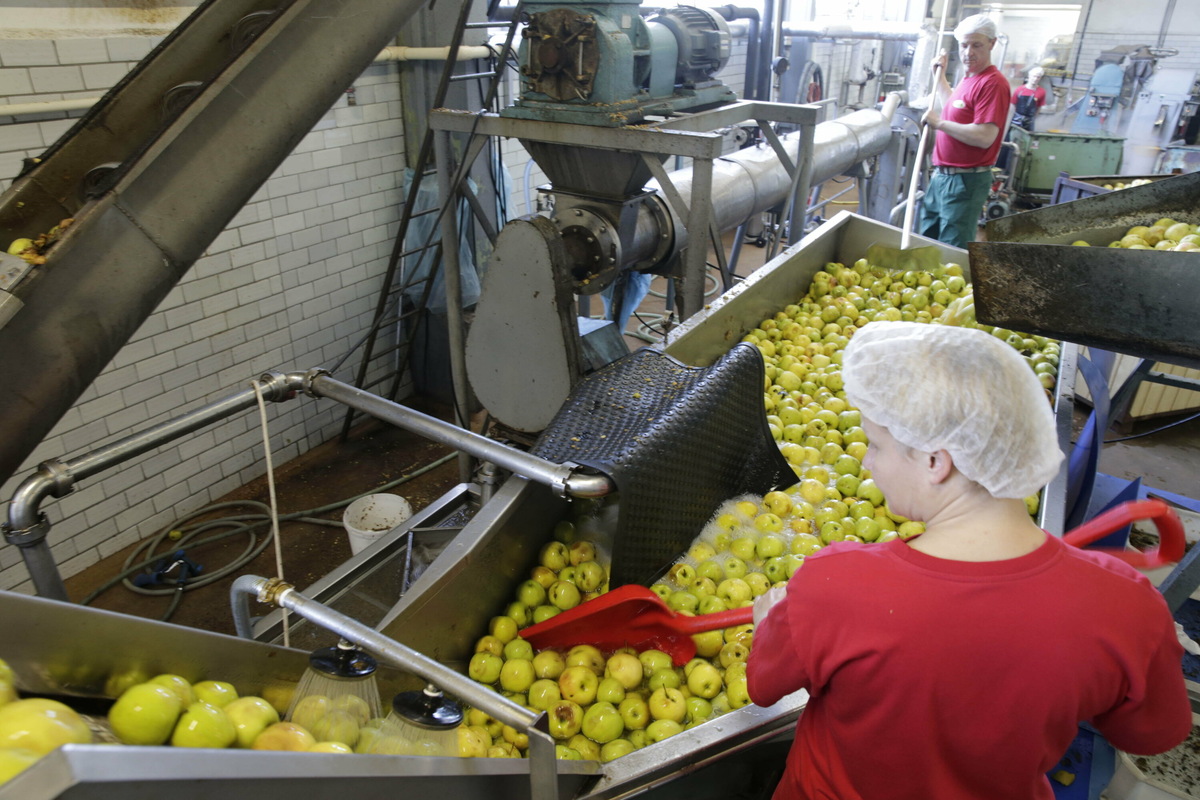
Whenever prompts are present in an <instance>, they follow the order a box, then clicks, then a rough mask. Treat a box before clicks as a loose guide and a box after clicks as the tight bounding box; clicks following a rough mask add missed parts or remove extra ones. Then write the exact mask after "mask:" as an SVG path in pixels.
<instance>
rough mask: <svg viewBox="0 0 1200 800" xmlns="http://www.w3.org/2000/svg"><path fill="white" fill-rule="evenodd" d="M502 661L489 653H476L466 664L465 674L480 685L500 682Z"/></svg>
mask: <svg viewBox="0 0 1200 800" xmlns="http://www.w3.org/2000/svg"><path fill="white" fill-rule="evenodd" d="M503 668H504V659H502V658H500V656H494V655H492V654H491V653H476V654H475V655H473V656H471V660H470V661H469V662H468V663H467V674H468V675H470V676H471V678H472V680H476V681H479V682H480V683H495V682H496V681H498V680H500V670H501V669H503Z"/></svg>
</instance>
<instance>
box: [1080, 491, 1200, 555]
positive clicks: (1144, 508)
mask: <svg viewBox="0 0 1200 800" xmlns="http://www.w3.org/2000/svg"><path fill="white" fill-rule="evenodd" d="M1139 519H1148V520H1151V521H1152V522H1153V523H1154V527H1155V528H1157V529H1158V546H1157V547H1155V548H1154V549H1153V550H1147V551H1145V552H1141V551H1137V550H1123V549H1118V548H1108V547H1105V548H1100V550H1101V552H1105V553H1109V554H1110V555H1114V556H1116V557H1117V558H1119V559H1121V560H1122V561H1124V562H1126V563H1128V564H1130V565H1132V566H1134V567H1138V568H1143V569H1144V568H1148V567H1161V566H1163V565H1164V564H1174V563H1176V562H1177V561H1179V559H1181V558H1183V551H1184V547H1185V545H1186V537H1185V536H1184V532H1183V523H1182V522H1181V521H1180V519H1179V515H1178V514H1176V513H1175V511H1174V510H1173V509H1172V508H1171V507H1170V506H1168V505H1167V504H1166V503H1164V502H1163V501H1162V500H1130V501H1128V502H1125V503H1121V505H1119V506H1116V507H1114V508H1110V509H1109V510H1108V511H1105V512H1104V513H1103V514H1100V515H1098V516H1096V517H1094V518H1092V519H1090V520H1088V521H1087V522H1085V523H1083V524H1082V525H1080V526H1079V527H1078V528H1075V529H1074V530H1071V531H1068V532H1067V533H1066V534H1064V535H1063V541H1064V542H1066V543H1067V544H1070V545H1074V546H1075V547H1083V546H1084V545H1088V544H1091V543H1092V542H1094V541H1096V540H1098V539H1103V538H1104V537H1105V536H1107V535H1108V534H1110V533H1112V532H1113V531H1116V530H1119V529H1121V528H1123V527H1125V526H1126V525H1128V524H1129V523H1131V522H1134V521H1135V520H1139Z"/></svg>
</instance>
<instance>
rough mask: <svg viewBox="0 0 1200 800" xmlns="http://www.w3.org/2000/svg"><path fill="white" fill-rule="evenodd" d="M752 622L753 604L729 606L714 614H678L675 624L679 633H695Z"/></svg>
mask: <svg viewBox="0 0 1200 800" xmlns="http://www.w3.org/2000/svg"><path fill="white" fill-rule="evenodd" d="M752 622H754V606H742V607H741V608H731V609H729V610H727V611H718V612H716V613H715V614H697V615H696V616H694V617H688V616H684V615H683V614H678V615H676V617H675V625H676V626H677V628H678V630H679V631H680V632H681V633H688V634H697V633H704V632H705V631H715V630H719V629H721V628H733V627H735V626H737V625H749V624H750V623H752Z"/></svg>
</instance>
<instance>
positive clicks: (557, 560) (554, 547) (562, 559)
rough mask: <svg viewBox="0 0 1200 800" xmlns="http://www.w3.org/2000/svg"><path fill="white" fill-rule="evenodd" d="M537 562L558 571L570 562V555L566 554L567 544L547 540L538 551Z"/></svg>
mask: <svg viewBox="0 0 1200 800" xmlns="http://www.w3.org/2000/svg"><path fill="white" fill-rule="evenodd" d="M538 563H540V564H541V565H542V566H543V567H546V568H547V569H550V570H553V571H555V572H558V571H559V570H560V569H562V568H563V567H565V566H567V565H568V564H570V563H571V559H570V556H568V555H567V546H566V545H565V544H563V543H562V542H547V543H546V544H545V546H544V547H542V551H541V552H540V553H538Z"/></svg>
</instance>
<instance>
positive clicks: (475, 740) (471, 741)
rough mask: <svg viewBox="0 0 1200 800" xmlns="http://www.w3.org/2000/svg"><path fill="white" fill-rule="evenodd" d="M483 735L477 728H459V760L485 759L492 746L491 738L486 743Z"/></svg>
mask: <svg viewBox="0 0 1200 800" xmlns="http://www.w3.org/2000/svg"><path fill="white" fill-rule="evenodd" d="M483 736H484V735H483V733H482V732H480V731H479V730H477V729H475V728H470V727H460V728H458V756H459V758H485V757H486V756H487V751H488V748H489V747H491V746H492V740H491V737H488V739H487V740H486V741H485V740H484V738H483Z"/></svg>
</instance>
